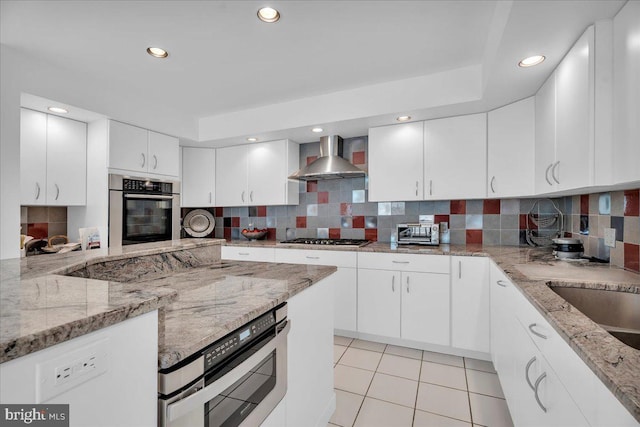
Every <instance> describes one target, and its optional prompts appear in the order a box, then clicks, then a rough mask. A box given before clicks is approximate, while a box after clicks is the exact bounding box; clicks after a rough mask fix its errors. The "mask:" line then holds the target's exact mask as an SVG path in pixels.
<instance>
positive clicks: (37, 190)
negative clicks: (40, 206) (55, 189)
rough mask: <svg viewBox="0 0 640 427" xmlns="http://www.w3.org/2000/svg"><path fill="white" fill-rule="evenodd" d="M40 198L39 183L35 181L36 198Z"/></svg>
mask: <svg viewBox="0 0 640 427" xmlns="http://www.w3.org/2000/svg"><path fill="white" fill-rule="evenodd" d="M39 198H40V184H38V183H37V182H36V200H38V199H39Z"/></svg>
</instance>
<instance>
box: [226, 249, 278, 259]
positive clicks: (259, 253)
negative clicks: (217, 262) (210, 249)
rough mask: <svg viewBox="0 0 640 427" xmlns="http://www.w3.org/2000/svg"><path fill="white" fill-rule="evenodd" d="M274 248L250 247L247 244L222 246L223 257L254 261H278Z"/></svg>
mask: <svg viewBox="0 0 640 427" xmlns="http://www.w3.org/2000/svg"><path fill="white" fill-rule="evenodd" d="M275 252H276V251H275V249H274V248H268V247H265V248H260V247H256V248H250V247H246V246H222V248H221V257H222V259H233V260H237V261H253V262H276V255H275Z"/></svg>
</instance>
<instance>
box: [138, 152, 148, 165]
mask: <svg viewBox="0 0 640 427" xmlns="http://www.w3.org/2000/svg"><path fill="white" fill-rule="evenodd" d="M140 155H141V156H142V164H141V165H140V167H141V168H143V167H144V165H145V164H147V158H146V157H145V155H144V153H140Z"/></svg>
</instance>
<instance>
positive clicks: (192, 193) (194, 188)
mask: <svg viewBox="0 0 640 427" xmlns="http://www.w3.org/2000/svg"><path fill="white" fill-rule="evenodd" d="M215 168H216V150H215V149H213V148H195V147H183V148H182V194H181V198H180V201H181V203H182V206H185V207H205V206H215V200H216V198H215V196H216V195H215V191H216V171H215Z"/></svg>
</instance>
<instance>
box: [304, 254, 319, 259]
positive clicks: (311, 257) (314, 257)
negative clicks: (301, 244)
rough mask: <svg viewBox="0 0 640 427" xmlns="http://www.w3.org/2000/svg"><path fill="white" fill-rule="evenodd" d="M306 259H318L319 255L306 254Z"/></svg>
mask: <svg viewBox="0 0 640 427" xmlns="http://www.w3.org/2000/svg"><path fill="white" fill-rule="evenodd" d="M307 259H320V257H319V256H308V255H307Z"/></svg>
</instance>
